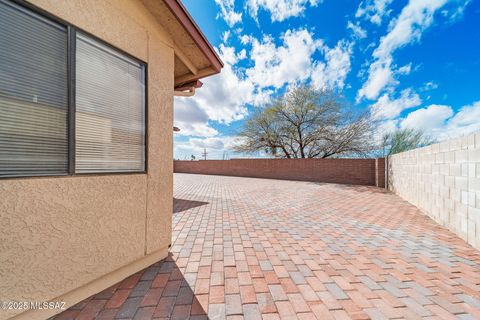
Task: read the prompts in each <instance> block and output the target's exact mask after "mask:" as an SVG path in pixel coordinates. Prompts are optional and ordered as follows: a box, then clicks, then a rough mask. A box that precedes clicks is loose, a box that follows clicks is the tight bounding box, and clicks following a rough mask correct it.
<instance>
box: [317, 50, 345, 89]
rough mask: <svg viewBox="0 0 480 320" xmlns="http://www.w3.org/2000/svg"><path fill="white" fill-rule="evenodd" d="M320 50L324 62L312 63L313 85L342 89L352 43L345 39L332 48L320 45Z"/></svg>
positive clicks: (320, 87)
mask: <svg viewBox="0 0 480 320" xmlns="http://www.w3.org/2000/svg"><path fill="white" fill-rule="evenodd" d="M322 51H323V52H324V55H325V62H317V63H315V64H314V69H313V71H312V76H311V78H312V84H313V86H314V87H316V88H319V89H325V88H329V89H334V88H338V89H340V90H342V89H343V87H344V86H345V79H346V77H347V75H348V73H349V72H350V67H351V63H350V55H351V51H352V45H351V44H350V43H348V42H346V41H339V42H338V43H337V45H336V46H335V47H334V48H332V49H330V48H328V47H327V46H322Z"/></svg>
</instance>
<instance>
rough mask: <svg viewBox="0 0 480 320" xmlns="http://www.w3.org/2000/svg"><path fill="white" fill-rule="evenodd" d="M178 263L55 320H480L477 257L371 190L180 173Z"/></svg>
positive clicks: (174, 258) (411, 210) (403, 205)
mask: <svg viewBox="0 0 480 320" xmlns="http://www.w3.org/2000/svg"><path fill="white" fill-rule="evenodd" d="M174 195H175V200H174V214H173V228H174V230H173V246H172V248H171V256H170V257H169V258H168V259H167V260H166V261H164V262H160V263H157V264H155V265H153V266H151V267H150V268H147V269H146V270H144V271H142V272H140V273H138V274H136V275H133V276H131V277H130V278H128V279H126V280H124V281H123V282H122V283H120V284H118V285H116V286H114V287H112V288H110V289H108V290H106V291H104V292H102V293H100V294H98V295H96V296H94V297H92V298H90V299H87V300H85V301H84V302H82V303H80V304H78V305H77V306H75V307H73V308H72V309H70V310H68V311H66V312H64V313H63V314H62V315H61V316H59V317H57V319H61V318H62V317H63V318H66V319H75V318H76V319H91V318H93V317H96V319H113V318H120V319H123V318H126V319H131V318H134V319H152V318H155V319H156V318H169V317H170V318H171V319H188V318H190V319H207V318H209V319H225V318H227V319H248V320H250V319H252V320H253V319H370V318H371V319H420V318H422V319H480V253H479V251H477V250H475V249H473V248H472V247H470V246H469V245H468V244H466V243H465V242H464V241H463V240H461V239H460V238H458V237H457V236H455V235H454V234H453V233H451V232H449V231H447V230H446V229H444V228H442V227H440V226H439V225H437V224H436V223H435V222H433V221H432V220H430V219H429V218H427V217H426V216H424V215H423V214H422V213H421V212H420V211H419V210H418V209H417V208H416V207H414V206H412V205H410V204H409V203H407V202H406V201H404V200H402V199H401V198H399V197H397V196H395V195H393V194H391V193H388V192H385V191H384V190H381V189H377V188H374V187H362V186H345V185H335V184H318V183H310V182H294V181H279V180H265V179H251V178H237V177H220V176H203V175H189V174H175V191H174Z"/></svg>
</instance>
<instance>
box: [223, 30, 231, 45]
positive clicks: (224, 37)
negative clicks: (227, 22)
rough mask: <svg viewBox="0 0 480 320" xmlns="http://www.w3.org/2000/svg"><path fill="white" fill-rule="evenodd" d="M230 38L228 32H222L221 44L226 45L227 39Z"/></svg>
mask: <svg viewBox="0 0 480 320" xmlns="http://www.w3.org/2000/svg"><path fill="white" fill-rule="evenodd" d="M229 38H230V30H227V31H224V32H223V33H222V40H223V43H227V41H228V39H229Z"/></svg>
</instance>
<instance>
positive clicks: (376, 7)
mask: <svg viewBox="0 0 480 320" xmlns="http://www.w3.org/2000/svg"><path fill="white" fill-rule="evenodd" d="M392 1H393V0H367V1H362V2H361V3H360V6H359V7H358V9H357V12H356V13H355V17H357V18H365V19H367V20H369V21H370V22H372V23H374V24H376V25H380V24H381V23H382V19H383V17H384V16H388V15H389V14H390V12H391V11H392V10H388V6H389V5H390V3H392Z"/></svg>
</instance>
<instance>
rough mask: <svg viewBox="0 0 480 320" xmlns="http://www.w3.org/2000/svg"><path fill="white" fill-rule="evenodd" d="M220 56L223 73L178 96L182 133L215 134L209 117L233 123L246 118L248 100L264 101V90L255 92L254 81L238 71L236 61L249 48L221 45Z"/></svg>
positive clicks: (177, 118) (178, 123) (176, 107)
mask: <svg viewBox="0 0 480 320" xmlns="http://www.w3.org/2000/svg"><path fill="white" fill-rule="evenodd" d="M219 53H220V56H221V58H222V60H223V61H224V63H225V66H224V68H223V70H222V72H221V73H220V74H217V75H214V76H211V77H208V78H206V79H204V80H203V83H204V85H203V87H202V88H200V89H198V90H197V92H196V94H195V96H193V97H176V98H175V105H174V124H175V125H176V126H178V127H179V128H180V130H181V131H180V133H179V134H180V135H193V136H200V137H212V136H215V135H217V134H218V131H217V130H215V129H213V128H211V127H210V126H209V125H208V121H216V122H219V123H226V124H228V123H230V122H232V121H236V120H240V119H243V118H244V117H245V116H246V115H247V113H248V109H247V107H246V104H256V103H259V102H261V101H260V98H264V99H266V98H265V96H264V93H263V92H260V94H259V95H257V94H256V91H258V90H256V89H255V86H254V85H253V83H252V82H251V81H250V80H249V79H247V78H245V77H244V76H242V75H241V74H238V73H237V72H235V70H234V67H233V65H234V64H235V63H237V62H238V61H239V60H241V59H244V58H245V56H246V52H245V51H244V50H242V51H240V52H239V53H237V52H235V49H234V48H233V47H225V46H223V45H221V46H220V50H219Z"/></svg>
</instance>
